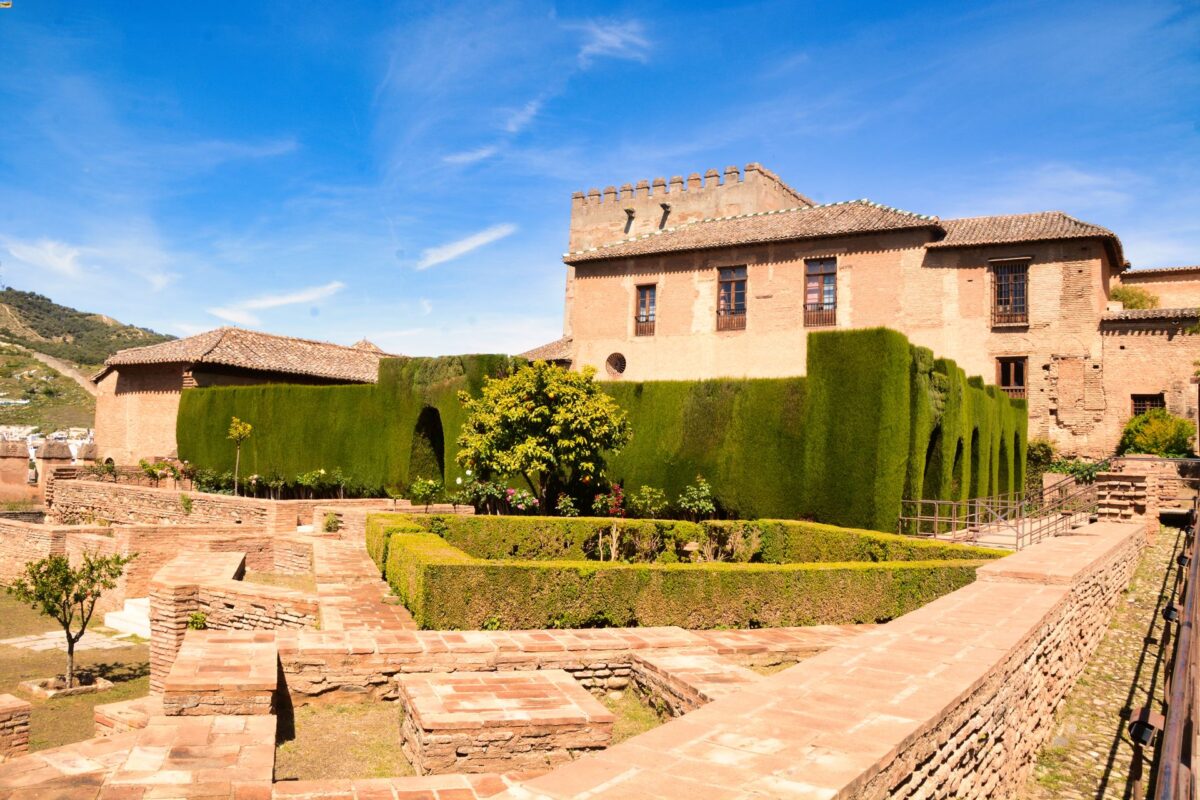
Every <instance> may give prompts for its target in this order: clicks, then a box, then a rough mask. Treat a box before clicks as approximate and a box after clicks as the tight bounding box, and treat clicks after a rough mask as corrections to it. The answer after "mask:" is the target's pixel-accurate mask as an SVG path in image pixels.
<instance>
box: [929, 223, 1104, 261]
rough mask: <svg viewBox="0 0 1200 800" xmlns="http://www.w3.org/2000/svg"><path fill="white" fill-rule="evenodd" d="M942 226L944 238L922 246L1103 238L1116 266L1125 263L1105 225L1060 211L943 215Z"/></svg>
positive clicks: (935, 246)
mask: <svg viewBox="0 0 1200 800" xmlns="http://www.w3.org/2000/svg"><path fill="white" fill-rule="evenodd" d="M942 228H944V229H945V231H946V236H945V238H943V239H939V240H938V241H936V242H930V243H929V244H927V245H926V247H928V248H930V249H941V248H947V247H976V246H979V245H991V244H1011V243H1017V242H1048V241H1056V240H1060V239H1103V240H1105V241H1108V242H1110V243H1111V244H1112V245H1113V248H1114V253H1113V254H1114V258H1115V259H1116V260H1117V263H1118V268H1120V267H1123V266H1124V264H1125V257H1124V255H1123V254H1122V252H1121V241H1120V240H1119V239H1118V238H1117V235H1116V234H1115V233H1113V232H1112V231H1110V230H1109V229H1108V228H1102V227H1100V226H1099V225H1093V224H1091V223H1090V222H1084V221H1082V220H1078V219H1075V218H1074V217H1072V216H1070V215H1069V214H1064V213H1063V212H1061V211H1039V212H1037V213H1035V214H1005V215H1002V216H993V217H964V218H962V219H944V220H942Z"/></svg>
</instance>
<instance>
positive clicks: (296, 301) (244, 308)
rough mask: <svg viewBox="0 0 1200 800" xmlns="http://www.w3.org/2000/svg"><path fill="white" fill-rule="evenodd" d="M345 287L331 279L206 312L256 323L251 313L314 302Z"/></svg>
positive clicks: (222, 317)
mask: <svg viewBox="0 0 1200 800" xmlns="http://www.w3.org/2000/svg"><path fill="white" fill-rule="evenodd" d="M345 287H346V284H344V283H342V282H341V281H331V282H329V283H327V284H325V285H323V286H311V287H309V288H307V289H297V290H296V291H293V292H284V293H282V294H265V295H260V296H258V297H252V298H250V299H249V300H243V301H241V302H240V303H233V304H231V305H226V306H219V307H214V308H210V309H208V313H210V314H212V315H213V316H214V317H218V318H220V319H223V320H225V321H227V322H232V323H234V324H237V325H257V324H258V323H259V321H260V320H259V318H258V317H257V316H256V315H255V314H254V313H253V312H255V311H262V310H265V309H269V308H280V307H282V306H293V305H301V304H304V303H315V302H317V301H319V300H324V299H325V298H327V297H330V296H332V295H335V294H337V293H338V292H340V291H341V290H342V289H344V288H345Z"/></svg>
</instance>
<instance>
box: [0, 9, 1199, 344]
mask: <svg viewBox="0 0 1200 800" xmlns="http://www.w3.org/2000/svg"><path fill="white" fill-rule="evenodd" d="M1198 121H1200V6H1197V5H1196V4H1195V3H1175V4H1172V3H1156V2H1140V3H1087V4H1077V3H1068V2H1061V3H1029V4H1022V3H1013V2H1006V3H996V4H987V3H946V4H907V3H880V4H871V3H862V4H854V5H853V6H852V7H851V4H836V3H835V4H831V3H815V2H814V3H798V2H765V3H706V4H700V3H691V2H679V3H672V2H653V0H642V1H641V2H636V3H633V2H621V0H612V1H611V2H605V3H594V4H586V3H579V4H576V3H559V4H546V3H520V2H517V3H506V2H494V3H477V4H463V5H450V4H424V3H421V4H417V3H408V4H406V3H371V2H353V3H330V2H326V3H300V2H278V3H274V2H235V3H186V4H185V3H173V2H157V3H151V2H86V3H85V2H78V0H76V2H52V1H51V0H14V2H13V7H12V8H11V9H7V10H0V262H2V267H0V269H2V272H3V280H4V282H5V283H7V284H9V285H12V286H15V287H17V288H21V289H31V290H35V291H38V292H41V293H44V294H47V295H49V296H50V297H52V298H53V299H55V300H57V301H59V302H63V303H66V304H68V305H72V306H76V307H79V308H83V309H86V310H90V311H96V312H102V313H105V314H109V315H111V316H114V317H117V318H118V319H121V320H122V321H127V322H131V323H135V324H139V325H145V326H149V327H152V328H155V329H157V330H161V331H164V332H168V333H173V334H177V335H186V334H189V333H194V332H197V331H200V330H205V329H208V328H211V327H215V326H217V325H220V324H227V323H235V324H241V325H244V326H249V327H255V328H260V329H263V330H269V331H273V332H278V333H285V334H291V335H298V336H309V337H314V338H322V339H330V340H333V341H339V342H344V343H350V342H353V341H355V340H357V339H358V338H360V337H363V336H366V337H368V338H370V339H372V340H373V341H375V342H377V343H378V344H380V345H381V346H383V347H384V348H386V349H388V350H389V351H392V352H401V353H411V354H435V353H451V352H474V351H509V352H515V351H519V350H523V349H526V348H528V347H532V346H534V345H537V344H540V343H542V342H544V341H547V340H549V339H552V338H555V337H556V336H558V335H559V332H560V330H561V316H562V296H563V280H564V267H563V265H562V263H561V260H560V259H561V255H562V252H563V251H564V250H565V249H566V232H567V220H568V216H569V213H570V195H571V192H573V191H575V190H577V189H586V188H588V187H590V186H600V187H603V186H605V185H608V184H617V185H619V184H621V183H625V182H635V181H637V180H639V179H642V178H647V179H649V178H653V177H655V176H660V175H661V176H667V177H669V176H671V175H675V174H683V175H686V174H688V173H690V172H695V171H698V172H703V171H704V170H706V169H708V168H712V167H716V168H723V167H724V166H725V165H727V164H738V165H744V164H745V163H747V162H750V161H759V162H762V163H763V164H764V165H766V166H767V167H769V168H770V169H772V170H774V171H775V172H777V173H779V175H780V176H781V177H783V178H784V180H786V181H788V182H789V183H790V184H791V185H793V186H794V187H795V188H796V189H798V190H799V191H801V192H803V193H805V194H807V195H809V196H811V197H813V198H815V199H816V200H818V201H821V202H831V201H837V200H846V199H852V198H858V197H868V198H870V199H872V200H875V201H878V202H882V203H886V204H889V205H895V206H899V207H901V208H905V209H909V210H912V211H917V212H921V213H927V214H938V215H941V216H944V217H949V216H959V215H974V214H992V213H1010V212H1014V213H1015V212H1025V211H1036V210H1045V209H1062V210H1064V211H1067V212H1068V213H1071V214H1074V215H1076V216H1079V217H1081V218H1083V219H1086V220H1088V221H1091V222H1096V223H1099V224H1102V225H1106V226H1108V227H1110V228H1112V229H1113V230H1115V231H1116V232H1117V233H1118V235H1120V236H1121V238H1122V240H1123V241H1124V243H1125V246H1126V252H1127V254H1128V256H1129V257H1130V259H1131V260H1132V261H1133V263H1134V265H1135V266H1143V267H1149V266H1168V265H1176V264H1194V263H1200V130H1198Z"/></svg>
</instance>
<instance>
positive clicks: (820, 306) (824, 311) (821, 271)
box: [804, 258, 837, 328]
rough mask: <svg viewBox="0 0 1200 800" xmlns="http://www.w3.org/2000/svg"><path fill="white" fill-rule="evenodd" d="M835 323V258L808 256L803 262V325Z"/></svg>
mask: <svg viewBox="0 0 1200 800" xmlns="http://www.w3.org/2000/svg"><path fill="white" fill-rule="evenodd" d="M836 324H837V259H836V258H810V259H808V260H807V261H805V262H804V326H805V327H806V328H817V327H822V326H828V325H836Z"/></svg>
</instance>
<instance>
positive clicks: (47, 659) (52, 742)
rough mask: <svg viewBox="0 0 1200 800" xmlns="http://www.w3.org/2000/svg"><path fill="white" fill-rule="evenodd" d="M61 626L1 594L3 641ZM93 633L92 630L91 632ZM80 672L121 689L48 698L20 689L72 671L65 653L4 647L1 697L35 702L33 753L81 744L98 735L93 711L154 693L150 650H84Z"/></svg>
mask: <svg viewBox="0 0 1200 800" xmlns="http://www.w3.org/2000/svg"><path fill="white" fill-rule="evenodd" d="M56 625H57V623H55V622H53V621H52V620H50V619H49V618H47V617H44V616H42V615H41V614H38V613H37V612H36V611H33V610H32V609H30V608H29V607H28V606H25V605H22V604H21V603H18V602H17V601H16V600H14V599H13V598H11V597H9V596H8V595H7V594H4V593H3V592H0V639H11V638H13V637H16V636H25V635H28V634H34V633H45V632H46V631H51V630H54V629H55V627H56ZM89 630H90V628H89ZM75 662H76V665H77V667H79V668H80V669H90V670H92V671H93V672H95V673H96V674H98V675H99V676H100V677H102V678H107V679H108V680H110V681H113V682H114V683H115V684H116V686H114V687H113V688H112V689H110V690H108V691H106V692H100V693H98V694H86V695H78V696H76V697H60V698H56V699H53V700H42V699H39V698H36V697H33V696H32V695H29V694H28V693H26V692H24V691H22V690H20V689H18V688H17V684H19V683H20V682H21V681H27V680H33V679H35V678H49V677H52V676H54V675H57V674H59V673H61V672H63V670H64V669H65V668H66V665H67V654H66V653H64V652H63V651H61V650H49V651H45V652H35V651H32V650H22V649H20V648H16V647H8V646H3V645H0V694H3V693H8V694H13V695H16V696H17V697H20V698H21V699H23V700H28V701H30V703H32V704H33V709H32V711H31V714H30V720H29V749H30V750H42V749H45V748H47V747H58V746H59V745H63V744H69V743H71V742H79V741H82V740H84V739H90V738H92V736H93V735H95V724H94V722H93V721H92V709H93V708H94V707H95V706H97V705H104V704H105V703H116V702H118V701H120V700H131V699H133V698H135V697H143V696H145V695H146V694H148V693H149V691H150V649H149V648H148V647H147V646H146V645H144V644H135V645H131V646H130V647H122V648H119V649H116V650H81V651H78V652H76V654H75Z"/></svg>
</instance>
